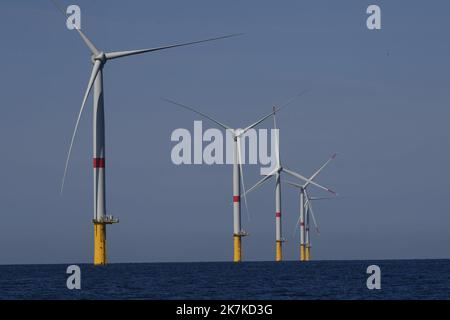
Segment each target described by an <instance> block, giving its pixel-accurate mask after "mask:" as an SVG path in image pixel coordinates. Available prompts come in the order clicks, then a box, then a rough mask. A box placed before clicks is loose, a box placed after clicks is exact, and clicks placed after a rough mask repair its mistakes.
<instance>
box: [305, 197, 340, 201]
mask: <svg viewBox="0 0 450 320" xmlns="http://www.w3.org/2000/svg"><path fill="white" fill-rule="evenodd" d="M331 199H336V197H311V198H310V199H309V200H311V201H319V200H331Z"/></svg>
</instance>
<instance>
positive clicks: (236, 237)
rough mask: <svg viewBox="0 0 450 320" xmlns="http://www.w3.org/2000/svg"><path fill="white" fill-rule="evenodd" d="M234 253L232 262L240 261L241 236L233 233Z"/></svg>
mask: <svg viewBox="0 0 450 320" xmlns="http://www.w3.org/2000/svg"><path fill="white" fill-rule="evenodd" d="M233 240H234V255H233V261H234V262H241V261H242V251H241V236H240V235H234V236H233Z"/></svg>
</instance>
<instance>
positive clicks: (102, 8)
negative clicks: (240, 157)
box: [0, 0, 450, 264]
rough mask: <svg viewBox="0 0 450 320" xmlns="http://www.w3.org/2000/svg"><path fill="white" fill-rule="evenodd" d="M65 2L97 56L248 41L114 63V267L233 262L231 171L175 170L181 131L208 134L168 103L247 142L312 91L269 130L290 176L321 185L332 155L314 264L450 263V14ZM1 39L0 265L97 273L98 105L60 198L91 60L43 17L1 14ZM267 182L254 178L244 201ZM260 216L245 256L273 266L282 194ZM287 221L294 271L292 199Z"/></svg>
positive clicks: (110, 140) (17, 5)
mask: <svg viewBox="0 0 450 320" xmlns="http://www.w3.org/2000/svg"><path fill="white" fill-rule="evenodd" d="M62 3H63V5H64V6H68V5H69V4H77V5H79V6H80V7H81V14H82V16H81V17H82V29H83V30H84V32H85V33H86V34H87V35H88V36H89V37H90V38H91V39H92V41H93V42H94V43H95V45H96V46H97V47H99V48H100V49H101V50H105V51H113V50H126V49H140V48H147V47H154V46H160V45H166V44H171V43H174V42H180V41H191V40H197V39H202V38H208V37H214V36H219V35H224V34H230V33H241V32H242V33H244V35H243V36H240V37H236V38H232V39H227V40H222V41H217V42H211V43H207V44H201V45H196V46H192V47H184V48H176V49H171V50H167V51H161V52H158V53H151V54H147V55H142V56H136V57H129V58H127V59H120V60H117V61H111V62H108V63H107V64H106V66H105V70H104V86H105V87H104V90H105V91H104V93H105V112H106V134H107V136H106V153H107V161H106V163H107V167H106V170H107V177H106V183H107V211H108V214H112V215H115V216H117V217H119V219H120V223H119V224H117V225H113V226H110V227H108V231H107V233H108V234H107V239H108V259H109V261H110V262H118V263H119V262H176V261H230V260H231V258H232V243H233V242H232V232H233V231H232V230H233V228H232V206H231V205H232V202H231V199H232V197H231V196H232V184H231V182H232V180H231V179H232V175H231V174H232V167H231V166H230V165H211V166H208V165H181V166H176V165H174V164H173V163H172V161H171V157H170V155H171V150H172V148H173V146H174V145H175V143H174V142H172V141H171V140H170V137H171V134H172V132H173V131H174V130H175V129H177V128H186V129H188V130H190V131H191V132H192V130H193V125H194V121H195V120H201V118H200V117H199V116H197V115H195V114H193V113H190V112H188V111H186V110H183V109H180V108H178V107H176V106H173V105H170V104H168V103H166V102H164V101H162V100H161V97H167V98H171V99H175V100H178V101H181V102H184V103H186V104H189V105H193V106H197V107H198V108H199V109H201V110H202V111H204V112H207V113H209V114H211V115H214V116H215V117H216V118H218V119H220V120H221V121H223V122H224V123H227V124H230V125H232V126H235V127H239V126H240V127H244V126H246V125H248V124H249V123H252V122H254V121H256V120H257V119H258V118H259V117H261V116H262V115H264V114H266V113H268V112H270V110H271V108H272V105H273V104H280V103H283V102H284V101H286V100H288V99H289V98H291V97H292V96H294V95H296V94H297V93H298V92H300V91H302V90H307V93H306V94H305V95H304V96H302V97H301V98H299V99H297V100H296V101H295V102H294V103H292V105H290V107H289V108H287V109H285V110H284V111H282V112H280V113H279V115H278V118H277V121H278V125H279V127H280V148H281V157H282V161H283V164H284V165H286V166H288V167H289V168H292V169H294V170H296V171H299V172H300V173H302V174H303V175H311V174H312V173H313V172H314V171H315V170H316V169H317V168H318V167H319V166H320V165H321V164H322V163H323V162H324V161H325V160H326V159H327V158H328V157H329V156H330V155H331V154H332V153H334V152H337V153H338V156H337V158H336V159H335V161H334V162H332V163H331V164H330V165H329V167H327V168H326V169H325V170H324V171H323V173H321V175H320V176H319V177H318V178H317V182H319V183H321V184H323V185H326V186H329V187H331V188H333V189H334V190H336V191H337V192H338V193H339V196H338V197H337V198H336V199H333V200H330V201H322V202H317V203H315V207H314V209H315V214H316V217H317V220H318V223H319V227H320V230H321V232H320V235H316V234H312V245H313V248H312V257H313V259H327V260H328V259H408V258H450V251H449V250H448V244H449V243H450V232H449V231H450V215H449V212H450V204H449V201H448V193H449V190H450V179H449V178H450V176H449V170H448V163H450V148H449V147H450V146H449V141H450V132H449V129H448V125H447V122H448V119H449V118H450V109H449V108H448V105H449V102H450V91H449V90H448V86H449V84H450V78H449V75H450V62H449V59H448V57H449V56H450V42H449V41H448V31H449V25H448V22H447V20H448V17H447V15H448V12H449V10H450V3H448V1H437V0H436V1H433V2H432V4H430V2H429V1H405V0H403V1H377V0H372V1H361V0H343V1H331V0H329V1H325V0H314V1H312V0H311V1H288V0H286V1H281V2H280V1H277V2H275V1H261V0H258V1H256V0H252V1H245V2H243V1H240V2H237V1H236V2H230V1H207V0H191V1H180V0H177V1H160V0H155V1H144V0H142V1H137V0H136V1H100V0H96V1H87V0H83V1H82V0H79V1H76V2H70V3H69V2H68V1H62ZM370 4H377V5H379V6H380V8H381V23H382V29H381V30H368V29H367V27H366V19H367V17H368V15H367V14H366V9H367V7H368V6H369V5H370ZM0 38H1V39H2V46H1V49H0V88H1V89H0V101H1V108H0V147H1V156H0V217H1V220H0V264H22V263H72V262H75V263H82V262H91V261H92V255H93V226H92V217H93V209H92V206H93V205H92V203H93V199H92V180H93V179H92V99H91V98H90V99H89V100H88V105H87V108H86V111H85V113H84V114H83V117H82V119H81V123H80V127H79V131H78V135H77V139H76V142H75V146H74V149H73V152H72V158H71V163H70V167H69V172H68V176H67V180H66V185H65V190H64V193H63V195H60V193H59V189H60V185H61V179H62V174H63V170H64V162H65V157H66V153H67V150H68V145H69V141H70V136H71V133H72V130H73V126H74V124H75V120H76V116H77V113H78V110H79V108H80V105H81V101H82V97H83V94H84V90H85V88H86V85H87V82H88V78H89V74H90V71H91V63H90V55H89V52H88V50H87V48H86V47H85V46H84V44H83V43H82V41H81V40H80V39H79V37H78V35H77V34H76V32H75V31H70V30H68V29H67V28H66V26H65V20H64V18H63V17H62V16H61V15H60V13H58V11H57V10H56V9H55V7H54V6H53V5H52V3H51V1H47V0H41V1H32V0H22V1H12V0H6V1H1V3H0ZM203 126H204V129H207V128H211V127H213V125H212V124H211V123H209V122H206V121H204V122H203ZM261 128H269V129H270V128H271V122H270V121H267V122H265V123H264V124H263V125H262V126H261ZM259 172H260V171H259V166H258V165H245V166H244V173H245V183H246V185H248V186H250V185H252V184H253V183H254V182H256V181H257V180H258V179H260V178H261V177H260V175H259ZM310 192H311V194H314V195H316V196H322V195H326V194H324V193H323V192H322V191H321V190H319V189H313V188H311V189H310ZM248 206H249V216H250V218H247V213H246V211H245V208H244V207H243V211H242V224H243V228H244V229H245V230H246V231H248V232H249V233H250V236H248V237H246V238H244V239H243V258H244V260H246V261H259V260H273V259H274V256H275V208H274V206H275V199H274V182H273V181H270V182H269V183H267V184H265V185H264V186H263V187H261V188H260V189H259V190H257V191H255V192H253V193H251V194H250V195H249V196H248ZM282 206H283V209H282V211H283V233H284V237H285V238H286V240H287V242H286V243H285V244H284V252H283V253H284V257H285V259H287V260H296V259H298V255H299V234H298V232H296V233H294V230H295V224H296V221H297V217H298V211H299V208H298V193H297V191H296V190H294V189H291V188H288V187H287V186H285V185H283V186H282Z"/></svg>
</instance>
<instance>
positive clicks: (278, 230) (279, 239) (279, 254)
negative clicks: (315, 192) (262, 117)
mask: <svg viewBox="0 0 450 320" xmlns="http://www.w3.org/2000/svg"><path fill="white" fill-rule="evenodd" d="M275 112H276V110H275V109H274V112H273V119H274V128H275V133H276V138H275V149H276V150H275V157H276V167H275V169H274V170H273V171H272V172H271V173H269V174H268V175H267V176H265V177H264V178H262V179H261V180H259V181H258V182H257V183H256V184H255V185H254V186H253V187H251V188H250V189H248V191H247V194H248V193H250V192H252V191H253V190H255V189H257V188H258V187H259V186H261V185H262V184H263V183H264V182H266V181H267V180H269V179H270V178H271V177H272V176H274V177H275V241H276V242H275V260H276V261H282V260H283V249H282V243H283V242H284V241H285V240H284V239H283V236H282V224H281V181H280V175H281V173H282V172H285V173H287V174H289V175H291V176H294V177H296V178H299V179H301V180H303V181H305V182H306V183H305V184H312V185H315V186H316V187H319V188H321V189H324V190H326V191H328V192H330V193H333V194H335V192H334V191H333V190H331V189H328V188H325V187H323V186H321V185H320V184H317V183H315V182H314V181H312V180H313V179H314V178H315V176H313V177H312V178H310V179H307V178H305V177H303V176H302V175H301V174H299V173H297V172H294V171H292V170H289V169H287V168H286V167H284V166H282V164H281V160H280V147H279V146H280V140H279V136H278V130H277V124H276V117H275Z"/></svg>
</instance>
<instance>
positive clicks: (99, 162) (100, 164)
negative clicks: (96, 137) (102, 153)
mask: <svg viewBox="0 0 450 320" xmlns="http://www.w3.org/2000/svg"><path fill="white" fill-rule="evenodd" d="M93 163H94V168H104V167H105V158H94V161H93Z"/></svg>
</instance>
